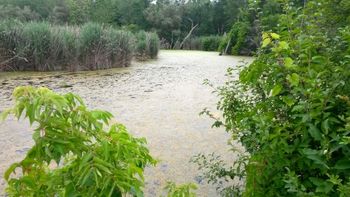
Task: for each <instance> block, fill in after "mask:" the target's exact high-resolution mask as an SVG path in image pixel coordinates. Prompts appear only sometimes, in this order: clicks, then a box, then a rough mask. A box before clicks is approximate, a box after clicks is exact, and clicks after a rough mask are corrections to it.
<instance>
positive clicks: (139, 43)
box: [135, 31, 160, 60]
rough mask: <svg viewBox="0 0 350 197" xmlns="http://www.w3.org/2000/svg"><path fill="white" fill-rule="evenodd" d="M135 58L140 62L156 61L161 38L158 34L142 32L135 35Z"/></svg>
mask: <svg viewBox="0 0 350 197" xmlns="http://www.w3.org/2000/svg"><path fill="white" fill-rule="evenodd" d="M135 39H136V43H135V57H136V58H137V59H138V60H146V59H149V58H151V59H154V58H156V57H157V55H158V52H159V47H160V44H159V38H158V35H157V34H156V33H148V32H145V31H140V32H138V33H137V34H136V35H135Z"/></svg>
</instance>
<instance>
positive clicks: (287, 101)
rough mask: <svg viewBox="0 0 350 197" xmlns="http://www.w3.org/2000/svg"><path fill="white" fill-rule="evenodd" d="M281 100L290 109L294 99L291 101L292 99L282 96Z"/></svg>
mask: <svg viewBox="0 0 350 197" xmlns="http://www.w3.org/2000/svg"><path fill="white" fill-rule="evenodd" d="M282 100H283V102H284V103H285V104H287V105H288V106H289V107H291V106H292V105H294V103H295V99H293V98H292V97H288V96H284V97H282Z"/></svg>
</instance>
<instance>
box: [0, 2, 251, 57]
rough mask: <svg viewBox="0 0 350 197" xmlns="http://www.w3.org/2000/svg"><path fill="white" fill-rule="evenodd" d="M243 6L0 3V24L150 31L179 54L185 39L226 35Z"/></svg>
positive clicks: (125, 3) (213, 3)
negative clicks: (16, 22) (13, 22)
mask: <svg viewBox="0 0 350 197" xmlns="http://www.w3.org/2000/svg"><path fill="white" fill-rule="evenodd" d="M245 4H246V0H215V1H211V0H157V1H153V0H127V1H126V0H0V19H9V18H10V19H14V18H16V19H18V20H21V21H33V20H34V21H49V22H50V23H54V24H61V25H62V24H69V25H82V24H85V23H87V22H95V23H102V24H108V25H111V26H114V27H122V28H124V29H127V30H130V31H132V32H134V33H135V32H138V31H140V30H145V31H152V32H157V34H158V35H159V37H160V38H161V39H162V40H163V43H164V44H166V46H167V48H181V49H183V48H186V47H188V46H185V44H187V45H188V39H191V38H192V39H195V38H196V37H202V36H212V35H215V36H222V35H224V34H225V32H229V31H230V27H231V26H232V24H234V23H235V22H236V21H237V20H238V17H239V15H240V10H241V8H243V7H244V6H245ZM192 41H193V40H192ZM215 50H217V49H215Z"/></svg>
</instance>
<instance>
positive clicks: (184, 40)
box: [180, 18, 198, 49]
mask: <svg viewBox="0 0 350 197" xmlns="http://www.w3.org/2000/svg"><path fill="white" fill-rule="evenodd" d="M188 20H189V21H191V30H190V31H189V32H188V34H187V35H186V36H185V38H184V39H183V40H182V42H181V44H180V49H182V48H183V45H184V44H185V42H186V40H187V39H188V38H189V37H190V36H191V34H192V32H193V31H194V30H195V29H196V27H197V26H198V24H196V25H194V23H193V20H192V19H190V18H188Z"/></svg>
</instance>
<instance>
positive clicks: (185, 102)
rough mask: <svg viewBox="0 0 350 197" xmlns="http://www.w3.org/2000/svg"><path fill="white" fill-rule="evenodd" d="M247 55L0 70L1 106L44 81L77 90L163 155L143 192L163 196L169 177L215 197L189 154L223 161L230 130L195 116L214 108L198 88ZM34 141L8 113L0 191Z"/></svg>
mask: <svg viewBox="0 0 350 197" xmlns="http://www.w3.org/2000/svg"><path fill="white" fill-rule="evenodd" d="M242 60H244V61H247V62H250V61H251V58H247V57H231V56H219V55H218V53H215V52H198V51H161V52H160V54H159V57H158V59H157V60H152V61H147V62H134V63H133V64H132V66H131V67H127V68H117V69H110V70H103V71H92V72H78V73H65V72H63V73H62V72H50V73H0V111H1V110H4V109H6V108H8V107H9V106H11V104H12V101H11V93H12V91H13V89H14V88H15V87H16V86H20V85H32V86H46V87H49V88H50V89H53V90H54V91H56V92H60V93H65V92H74V93H76V94H79V95H80V96H81V97H82V98H83V99H84V100H85V103H86V104H87V105H88V106H89V107H90V108H93V109H103V110H108V111H110V112H112V113H113V114H114V115H115V121H116V122H120V123H123V124H124V125H126V127H127V128H128V129H129V131H130V132H131V133H132V134H134V135H135V136H138V137H145V138H146V139H147V141H148V147H149V148H150V151H151V154H152V155H153V156H154V157H155V158H157V159H159V160H160V162H159V163H158V165H157V166H156V167H152V168H147V169H146V172H145V179H146V186H145V196H160V195H161V194H162V192H163V189H162V188H164V185H165V183H166V182H167V181H170V180H171V181H175V182H177V183H185V182H195V183H197V184H198V186H199V189H198V191H197V194H198V196H217V194H216V191H215V187H214V186H211V185H208V184H206V182H205V181H204V180H201V178H200V172H199V171H197V168H196V166H195V165H194V164H191V163H189V160H190V158H191V157H192V156H193V155H195V154H198V153H212V152H215V153H217V154H221V155H222V156H223V159H225V160H226V161H227V162H230V161H231V162H232V160H233V159H234V155H232V154H230V153H229V152H228V149H229V148H230V147H229V146H228V145H227V141H228V139H229V135H228V134H227V133H225V131H224V130H223V129H217V128H211V124H212V122H213V121H212V120H211V119H209V118H208V117H206V116H199V112H200V111H201V110H202V109H203V108H205V107H207V108H209V109H211V110H212V111H214V113H217V114H218V115H219V113H218V112H216V111H215V104H216V102H217V100H218V99H217V97H216V95H214V94H212V90H213V89H212V88H210V87H208V86H205V85H203V81H204V79H209V80H210V81H211V82H212V83H214V84H215V85H220V84H223V83H224V81H225V72H226V69H227V68H228V67H233V66H236V65H239V64H241V63H240V61H242ZM32 144H33V141H32V138H31V129H30V127H29V125H28V123H27V122H26V121H20V122H18V121H16V120H13V119H11V118H10V120H7V121H6V122H4V123H0V191H1V192H0V195H1V194H3V193H4V191H3V190H4V188H5V181H4V180H3V174H4V171H5V170H6V168H7V167H8V166H9V165H10V164H11V163H13V162H16V161H20V160H21V158H23V157H24V155H25V153H26V151H27V150H28V149H29V148H30V147H31V145H32Z"/></svg>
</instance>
